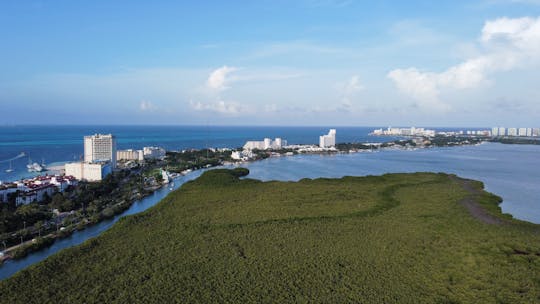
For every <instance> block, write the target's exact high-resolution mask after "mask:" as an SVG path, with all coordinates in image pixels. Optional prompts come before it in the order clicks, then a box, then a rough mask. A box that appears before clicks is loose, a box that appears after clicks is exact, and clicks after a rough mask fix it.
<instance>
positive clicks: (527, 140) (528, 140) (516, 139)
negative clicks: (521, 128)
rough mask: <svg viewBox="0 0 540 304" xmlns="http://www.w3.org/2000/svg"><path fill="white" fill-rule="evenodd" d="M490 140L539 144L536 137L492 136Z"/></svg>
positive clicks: (512, 143) (518, 143)
mask: <svg viewBox="0 0 540 304" xmlns="http://www.w3.org/2000/svg"><path fill="white" fill-rule="evenodd" d="M490 141H492V142H498V143H502V144H508V145H540V139H538V138H519V137H494V138H492V139H491V140H490Z"/></svg>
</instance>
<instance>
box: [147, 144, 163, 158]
mask: <svg viewBox="0 0 540 304" xmlns="http://www.w3.org/2000/svg"><path fill="white" fill-rule="evenodd" d="M143 155H144V158H145V159H164V158H165V155H166V151H165V149H163V148H161V147H144V148H143Z"/></svg>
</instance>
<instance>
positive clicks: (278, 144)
mask: <svg viewBox="0 0 540 304" xmlns="http://www.w3.org/2000/svg"><path fill="white" fill-rule="evenodd" d="M286 145H287V141H286V140H284V139H281V138H279V137H278V138H276V139H274V140H273V141H272V139H270V138H265V139H264V140H262V141H247V142H246V143H245V144H244V147H243V148H244V150H255V149H257V150H268V149H281V148H283V147H285V146H286Z"/></svg>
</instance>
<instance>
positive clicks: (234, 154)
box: [231, 151, 242, 160]
mask: <svg viewBox="0 0 540 304" xmlns="http://www.w3.org/2000/svg"><path fill="white" fill-rule="evenodd" d="M231 158H232V159H235V160H241V159H242V152H240V151H233V152H232V153H231Z"/></svg>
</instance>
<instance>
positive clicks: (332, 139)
mask: <svg viewBox="0 0 540 304" xmlns="http://www.w3.org/2000/svg"><path fill="white" fill-rule="evenodd" d="M335 145H336V129H330V131H329V132H328V134H327V135H322V136H319V147H321V148H330V147H334V146H335Z"/></svg>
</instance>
